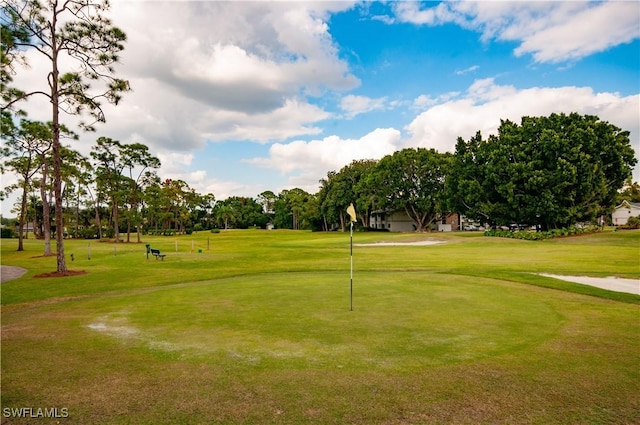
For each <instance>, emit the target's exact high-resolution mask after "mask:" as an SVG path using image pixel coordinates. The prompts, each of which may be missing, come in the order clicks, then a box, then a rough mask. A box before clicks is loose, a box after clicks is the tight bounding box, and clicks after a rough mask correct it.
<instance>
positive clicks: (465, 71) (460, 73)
mask: <svg viewBox="0 0 640 425" xmlns="http://www.w3.org/2000/svg"><path fill="white" fill-rule="evenodd" d="M479 68H480V67H479V66H478V65H473V66H470V67H469V68H466V69H459V70H457V71H456V75H464V74H468V73H470V72H475V71H477V70H478V69H479Z"/></svg>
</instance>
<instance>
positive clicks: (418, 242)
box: [353, 241, 444, 246]
mask: <svg viewBox="0 0 640 425" xmlns="http://www.w3.org/2000/svg"><path fill="white" fill-rule="evenodd" d="M442 243H444V241H416V242H374V243H354V244H353V246H427V245H439V244H442Z"/></svg>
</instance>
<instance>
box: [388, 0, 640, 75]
mask: <svg viewBox="0 0 640 425" xmlns="http://www.w3.org/2000/svg"><path fill="white" fill-rule="evenodd" d="M394 11H395V17H396V20H397V21H399V22H409V23H413V24H417V25H442V24H445V23H450V22H451V23H455V24H457V25H460V26H461V27H463V28H467V29H472V30H475V31H478V32H480V33H481V34H482V35H481V38H482V40H484V41H489V40H492V39H496V40H504V41H516V42H520V45H519V46H518V47H517V48H516V49H515V51H514V53H515V54H516V55H524V54H531V55H533V58H534V60H535V61H536V62H550V63H556V62H566V61H572V60H577V59H580V58H583V57H585V56H588V55H590V54H593V53H596V52H601V51H603V50H605V49H607V48H610V47H612V46H616V45H618V44H623V43H628V42H630V41H632V40H635V39H636V38H638V37H640V31H639V30H638V29H639V28H640V5H639V4H638V3H637V2H633V1H629V2H626V1H604V2H564V1H558V2H520V1H516V2H489V1H473V2H464V1H463V2H443V3H440V4H438V5H437V6H433V7H427V8H424V9H423V8H422V7H421V4H420V3H417V2H398V3H394Z"/></svg>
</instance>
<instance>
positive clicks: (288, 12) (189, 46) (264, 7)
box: [107, 1, 360, 151]
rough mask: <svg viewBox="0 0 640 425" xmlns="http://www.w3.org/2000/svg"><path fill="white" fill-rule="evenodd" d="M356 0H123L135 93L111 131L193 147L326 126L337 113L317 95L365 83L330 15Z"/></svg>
mask: <svg viewBox="0 0 640 425" xmlns="http://www.w3.org/2000/svg"><path fill="white" fill-rule="evenodd" d="M351 6H352V4H351V3H349V2H337V3H327V4H325V3H323V4H319V3H302V2H301V3H287V4H282V3H279V2H129V1H115V2H114V3H113V7H112V11H111V17H112V20H113V22H114V24H116V25H118V26H119V27H121V28H123V29H124V30H125V32H126V33H127V36H128V40H127V44H126V49H125V51H124V52H123V55H122V64H121V66H119V67H118V69H119V70H121V71H122V73H121V75H120V76H121V77H123V78H127V79H129V80H130V82H131V86H132V88H133V91H132V92H131V93H128V94H127V95H126V96H125V98H124V100H123V102H122V103H121V105H119V106H118V108H117V109H114V110H109V113H108V114H107V119H108V120H109V122H110V123H109V128H110V131H112V132H114V133H116V134H121V135H122V136H123V137H122V139H124V138H126V137H131V135H132V134H134V133H135V134H136V135H137V137H138V138H139V139H142V141H146V142H149V144H151V145H155V146H156V147H159V148H162V149H166V148H173V149H175V150H185V151H186V150H189V149H193V148H200V147H202V146H203V144H204V143H205V142H206V141H229V140H254V141H257V142H262V143H264V142H267V141H272V140H283V139H286V138H289V137H294V136H303V135H313V134H317V133H318V132H319V131H320V130H319V129H318V128H317V126H315V125H314V123H316V122H318V121H321V120H324V119H326V118H327V117H328V116H329V114H328V113H327V112H325V111H324V110H322V109H321V108H319V107H317V106H313V105H312V102H310V98H312V97H315V96H320V95H322V94H324V93H325V92H326V91H327V90H330V91H342V90H349V89H352V88H354V87H357V86H358V85H359V84H360V82H359V80H358V79H357V78H356V77H355V76H354V75H353V74H351V73H350V71H349V67H348V64H347V63H346V62H345V61H343V60H341V59H340V58H339V57H338V52H337V48H336V46H334V44H333V40H332V38H331V35H330V33H329V29H328V25H327V23H326V22H327V19H328V17H329V16H330V14H331V13H334V12H336V11H339V10H344V9H348V8H349V7H351ZM143 22H153V25H141V23H143Z"/></svg>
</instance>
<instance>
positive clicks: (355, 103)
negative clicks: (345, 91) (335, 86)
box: [340, 94, 387, 118]
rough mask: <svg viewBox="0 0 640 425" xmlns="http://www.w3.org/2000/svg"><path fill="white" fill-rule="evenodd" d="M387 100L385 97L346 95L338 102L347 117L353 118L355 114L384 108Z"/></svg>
mask: <svg viewBox="0 0 640 425" xmlns="http://www.w3.org/2000/svg"><path fill="white" fill-rule="evenodd" d="M386 102H387V98H386V97H379V98H377V99H372V98H370V97H367V96H355V95H352V94H350V95H347V96H345V97H343V98H342V100H341V102H340V109H342V110H343V111H345V113H346V116H347V118H353V117H355V116H356V115H360V114H364V113H366V112H371V111H375V110H377V109H384V108H385V104H386Z"/></svg>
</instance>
